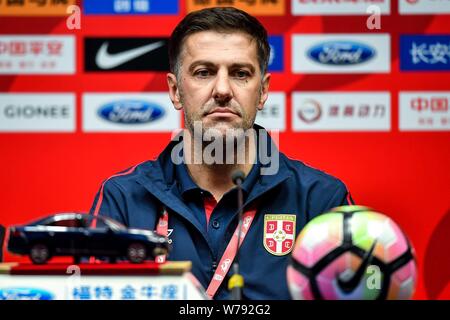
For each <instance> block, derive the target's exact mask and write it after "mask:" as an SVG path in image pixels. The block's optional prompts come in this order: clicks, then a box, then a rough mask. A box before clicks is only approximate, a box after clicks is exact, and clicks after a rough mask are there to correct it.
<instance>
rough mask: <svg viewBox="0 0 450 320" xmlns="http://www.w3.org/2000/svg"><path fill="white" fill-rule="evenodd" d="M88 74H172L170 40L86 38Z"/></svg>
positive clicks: (85, 60)
mask: <svg viewBox="0 0 450 320" xmlns="http://www.w3.org/2000/svg"><path fill="white" fill-rule="evenodd" d="M84 68H85V70H86V71H97V72H98V71H103V72H109V71H141V72H147V71H169V58H168V38H85V39H84Z"/></svg>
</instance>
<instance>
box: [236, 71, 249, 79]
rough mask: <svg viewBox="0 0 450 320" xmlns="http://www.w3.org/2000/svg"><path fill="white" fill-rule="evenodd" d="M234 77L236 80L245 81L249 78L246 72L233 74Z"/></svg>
mask: <svg viewBox="0 0 450 320" xmlns="http://www.w3.org/2000/svg"><path fill="white" fill-rule="evenodd" d="M234 76H235V77H236V78H238V79H246V78H248V77H249V76H250V74H249V73H248V72H247V71H244V70H239V71H236V72H235V73H234Z"/></svg>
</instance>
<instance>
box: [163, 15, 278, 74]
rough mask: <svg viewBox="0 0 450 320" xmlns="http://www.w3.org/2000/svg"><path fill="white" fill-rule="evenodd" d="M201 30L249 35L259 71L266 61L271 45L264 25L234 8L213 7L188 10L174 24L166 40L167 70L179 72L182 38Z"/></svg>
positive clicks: (265, 67) (265, 64)
mask: <svg viewBox="0 0 450 320" xmlns="http://www.w3.org/2000/svg"><path fill="white" fill-rule="evenodd" d="M200 31H217V32H233V31H240V32H244V33H247V34H249V35H250V36H251V37H252V38H253V39H254V40H256V47H257V54H258V62H259V67H260V69H261V73H263V74H264V73H265V72H266V70H267V66H268V63H269V55H270V46H269V41H268V39H267V31H266V29H265V28H264V26H263V25H262V24H261V23H260V22H259V21H258V20H257V19H256V18H255V17H252V16H251V15H249V14H248V13H246V12H245V11H242V10H239V9H236V8H233V7H214V8H206V9H202V10H198V11H194V12H191V13H190V14H188V15H187V16H186V17H184V19H183V20H182V21H181V22H180V23H179V24H178V25H177V26H176V27H175V29H174V30H173V32H172V35H171V36H170V40H169V64H170V71H171V72H173V73H175V74H176V73H177V72H178V67H179V65H178V63H179V61H178V60H179V56H180V52H181V49H182V47H183V44H184V40H185V39H186V38H187V37H188V36H189V35H191V34H193V33H196V32H200Z"/></svg>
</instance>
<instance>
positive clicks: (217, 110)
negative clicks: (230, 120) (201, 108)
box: [207, 107, 239, 116]
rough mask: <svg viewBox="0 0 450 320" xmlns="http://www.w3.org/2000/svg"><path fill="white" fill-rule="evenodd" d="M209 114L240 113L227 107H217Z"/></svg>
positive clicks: (229, 114) (228, 114) (226, 114)
mask: <svg viewBox="0 0 450 320" xmlns="http://www.w3.org/2000/svg"><path fill="white" fill-rule="evenodd" d="M207 115H217V116H231V115H237V116H238V115H239V113H237V112H236V111H234V110H232V109H230V108H226V107H217V108H214V109H212V110H211V111H209V112H208V113H207Z"/></svg>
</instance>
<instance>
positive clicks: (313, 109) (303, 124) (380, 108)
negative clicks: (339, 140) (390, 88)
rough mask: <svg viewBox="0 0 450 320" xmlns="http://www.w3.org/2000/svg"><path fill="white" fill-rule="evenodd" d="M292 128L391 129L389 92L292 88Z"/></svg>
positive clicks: (311, 129) (332, 129) (331, 129)
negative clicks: (327, 91) (312, 90)
mask: <svg viewBox="0 0 450 320" xmlns="http://www.w3.org/2000/svg"><path fill="white" fill-rule="evenodd" d="M292 102H293V108H292V119H293V126H292V129H293V131H390V129H391V100H390V93H389V92H333V93H321V92H294V93H293V95H292Z"/></svg>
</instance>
